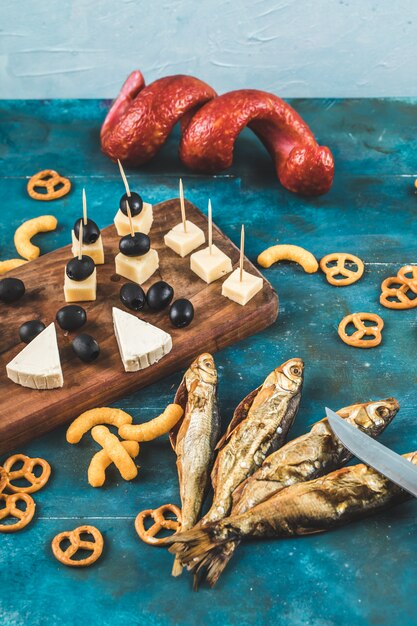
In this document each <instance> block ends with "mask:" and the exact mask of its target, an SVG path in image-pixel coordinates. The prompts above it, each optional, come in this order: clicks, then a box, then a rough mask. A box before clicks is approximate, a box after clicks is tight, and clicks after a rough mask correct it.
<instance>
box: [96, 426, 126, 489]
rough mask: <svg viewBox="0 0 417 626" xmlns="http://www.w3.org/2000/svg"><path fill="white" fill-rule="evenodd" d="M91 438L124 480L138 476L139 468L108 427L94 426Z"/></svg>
mask: <svg viewBox="0 0 417 626" xmlns="http://www.w3.org/2000/svg"><path fill="white" fill-rule="evenodd" d="M91 436H92V437H93V439H94V441H96V442H97V443H99V444H100V445H101V447H102V448H103V449H104V450H105V451H106V453H107V455H108V456H109V457H110V459H111V460H112V461H113V463H114V464H115V466H116V467H117V469H118V470H119V472H120V474H121V476H122V478H124V479H125V480H132V479H133V478H135V477H136V476H137V475H138V468H137V467H136V465H135V463H134V461H132V459H131V458H130V456H129V453H128V452H127V451H126V450H125V449H124V447H123V446H122V442H121V441H120V440H119V439H118V438H117V437H116V435H113V434H112V433H111V432H110V431H109V429H108V428H106V426H94V428H93V430H92V431H91Z"/></svg>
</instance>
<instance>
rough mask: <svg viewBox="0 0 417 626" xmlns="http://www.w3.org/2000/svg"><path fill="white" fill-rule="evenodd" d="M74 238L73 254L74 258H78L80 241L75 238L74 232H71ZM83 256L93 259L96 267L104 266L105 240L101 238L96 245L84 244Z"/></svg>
mask: <svg viewBox="0 0 417 626" xmlns="http://www.w3.org/2000/svg"><path fill="white" fill-rule="evenodd" d="M71 238H72V248H71V252H72V254H73V256H78V250H79V247H80V246H79V243H78V239H77V237H76V236H75V233H74V231H73V230H72V231H71ZM83 254H86V255H87V256H89V257H91V258H92V259H93V261H94V263H95V264H96V265H103V263H104V250H103V240H102V238H101V235H100V237H99V238H98V239H97V241H95V242H94V243H89V244H87V243H83Z"/></svg>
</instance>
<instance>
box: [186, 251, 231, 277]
mask: <svg viewBox="0 0 417 626" xmlns="http://www.w3.org/2000/svg"><path fill="white" fill-rule="evenodd" d="M190 267H191V270H192V271H193V272H195V273H196V274H197V276H199V277H200V278H201V279H202V280H205V281H206V283H209V284H210V283H212V282H213V281H215V280H217V279H218V278H220V277H221V276H224V275H225V274H228V273H229V272H231V271H232V262H231V260H230V258H229V257H228V256H227V254H225V253H224V252H222V251H221V250H219V248H218V247H217V246H215V245H214V244H213V245H212V246H211V254H210V248H209V247H207V248H203V250H198V251H197V252H193V254H192V255H191V258H190Z"/></svg>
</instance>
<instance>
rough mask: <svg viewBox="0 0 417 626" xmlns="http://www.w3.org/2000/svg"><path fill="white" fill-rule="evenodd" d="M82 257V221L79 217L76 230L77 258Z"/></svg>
mask: <svg viewBox="0 0 417 626" xmlns="http://www.w3.org/2000/svg"><path fill="white" fill-rule="evenodd" d="M82 258H83V221H82V219H80V230H79V231H78V260H79V261H81V259H82Z"/></svg>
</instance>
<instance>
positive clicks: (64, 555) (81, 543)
mask: <svg viewBox="0 0 417 626" xmlns="http://www.w3.org/2000/svg"><path fill="white" fill-rule="evenodd" d="M83 534H89V535H91V536H92V537H93V541H90V540H88V539H81V536H82V535H83ZM65 539H67V540H68V541H69V542H70V545H69V546H68V548H67V549H66V550H62V549H61V543H62V542H63V541H64V540H65ZM103 545H104V540H103V535H102V534H101V532H100V531H99V530H98V528H96V527H95V526H78V528H74V530H66V531H64V532H62V533H59V535H57V536H56V537H54V538H53V539H52V552H53V553H54V557H55V558H56V559H57V560H58V561H59V562H60V563H63V564H64V565H68V566H69V567H88V566H89V565H92V564H93V563H95V562H96V561H97V559H98V558H99V557H100V556H101V553H102V552H103ZM78 550H91V551H92V554H90V556H87V557H86V558H85V559H73V558H72V557H73V556H75V555H76V554H77V552H78Z"/></svg>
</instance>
